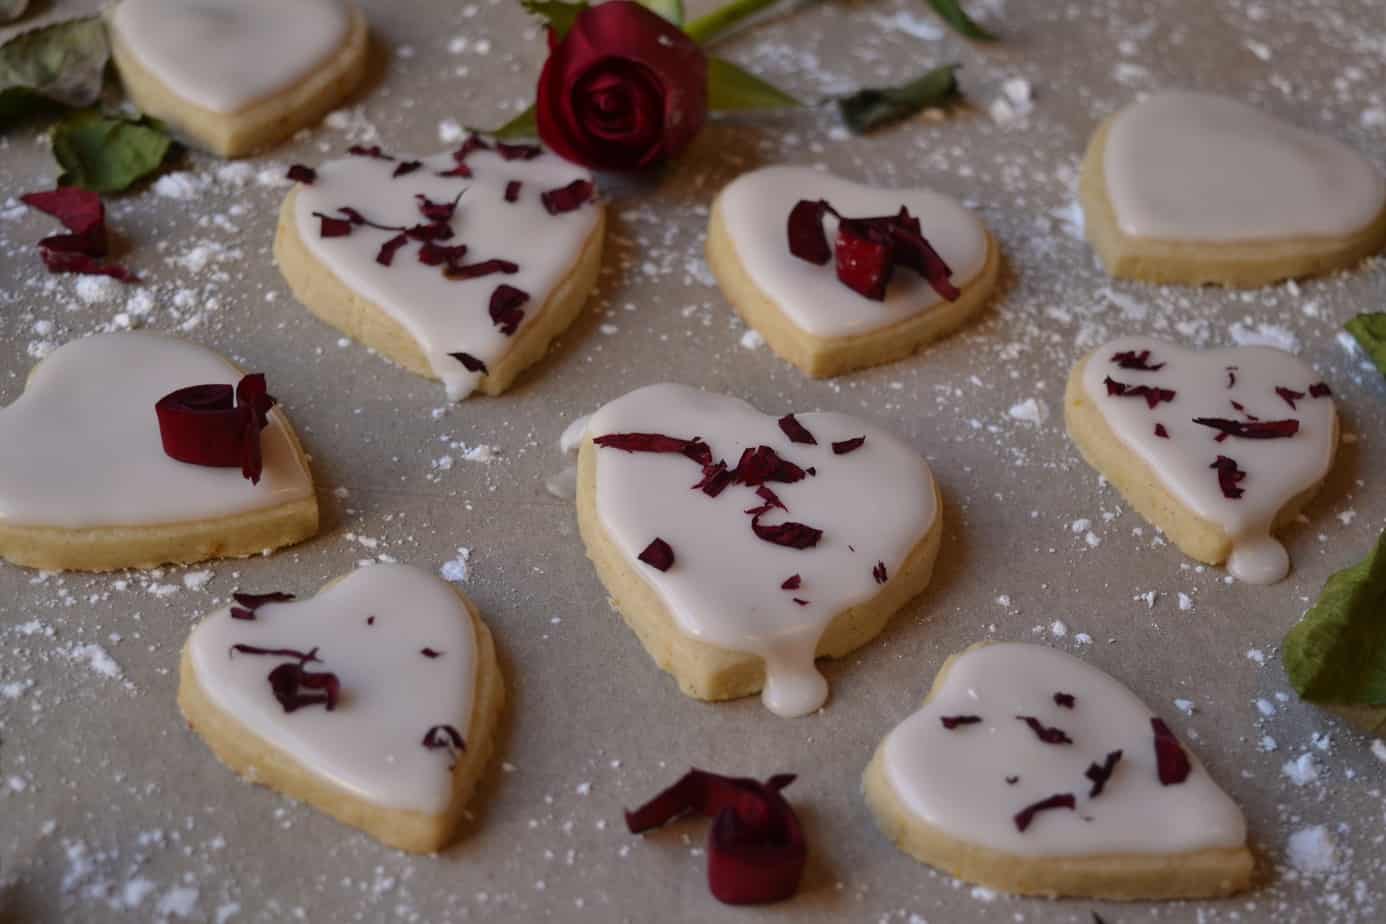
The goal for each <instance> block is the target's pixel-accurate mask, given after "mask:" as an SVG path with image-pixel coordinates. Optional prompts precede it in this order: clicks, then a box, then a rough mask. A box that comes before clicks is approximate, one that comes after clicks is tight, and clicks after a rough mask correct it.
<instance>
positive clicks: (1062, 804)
mask: <svg viewBox="0 0 1386 924" xmlns="http://www.w3.org/2000/svg"><path fill="white" fill-rule="evenodd" d="M1077 804H1078V800H1076V799H1074V798H1073V793H1071V792H1065V793H1059V794H1057V795H1053V796H1050V797H1049V798H1048V799H1041V800H1040V801H1038V802H1036V803H1034V804H1032V805H1027V806H1025V808H1023V809H1021V810H1020V811H1018V812H1016V813H1015V826H1016V828H1017V829H1019V830H1020V831H1024V830H1025V829H1026V828H1028V827H1030V823H1031V822H1032V821H1034V820H1035V816H1036V815H1038V814H1039V813H1040V812H1047V811H1049V810H1051V809H1061V808H1062V809H1073V808H1075V807H1076V806H1077Z"/></svg>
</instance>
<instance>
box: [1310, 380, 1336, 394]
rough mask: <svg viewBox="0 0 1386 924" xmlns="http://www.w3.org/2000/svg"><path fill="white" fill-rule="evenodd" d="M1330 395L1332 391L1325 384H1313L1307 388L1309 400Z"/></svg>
mask: <svg viewBox="0 0 1386 924" xmlns="http://www.w3.org/2000/svg"><path fill="white" fill-rule="evenodd" d="M1331 394H1333V389H1331V388H1329V387H1328V383H1327V382H1315V383H1314V384H1313V385H1310V386H1309V397H1311V398H1327V397H1328V396H1329V395H1331Z"/></svg>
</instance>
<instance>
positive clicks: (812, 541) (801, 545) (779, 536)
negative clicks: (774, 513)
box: [751, 514, 823, 549]
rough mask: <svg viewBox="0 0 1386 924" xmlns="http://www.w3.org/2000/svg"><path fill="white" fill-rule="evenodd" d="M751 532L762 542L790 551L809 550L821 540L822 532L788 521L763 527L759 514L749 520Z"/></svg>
mask: <svg viewBox="0 0 1386 924" xmlns="http://www.w3.org/2000/svg"><path fill="white" fill-rule="evenodd" d="M751 531H752V532H753V533H755V534H756V538H758V539H760V540H762V541H764V542H769V543H771V544H772V545H782V546H784V547H785V548H790V549H811V548H813V547H814V546H816V545H817V544H818V540H819V539H821V538H823V530H821V529H815V528H814V527H812V526H808V525H806V524H804V523H795V522H793V521H790V522H787V523H780V524H778V525H776V526H764V525H762V524H761V522H760V514H757V515H756V516H755V517H753V518H752V519H751Z"/></svg>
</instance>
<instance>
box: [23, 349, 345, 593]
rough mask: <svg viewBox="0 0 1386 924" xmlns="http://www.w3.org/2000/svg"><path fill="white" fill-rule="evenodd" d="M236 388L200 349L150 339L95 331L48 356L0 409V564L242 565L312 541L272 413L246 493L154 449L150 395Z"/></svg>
mask: <svg viewBox="0 0 1386 924" xmlns="http://www.w3.org/2000/svg"><path fill="white" fill-rule="evenodd" d="M241 379H242V376H241V373H240V371H239V370H238V369H236V367H235V366H233V365H232V364H231V363H230V362H228V361H227V360H225V359H223V358H222V357H221V356H219V355H218V354H216V353H214V352H213V351H211V350H209V349H207V348H206V347H202V346H198V345H197V344H194V343H190V342H188V341H185V340H179V339H176V338H174V337H168V336H165V335H162V334H153V333H119V334H97V335H94V336H91V337H85V338H83V339H80V340H74V341H72V342H70V343H68V344H66V345H64V346H62V347H60V348H59V349H57V350H55V351H54V352H53V353H51V354H50V355H49V356H48V357H46V358H45V359H44V360H43V361H42V362H40V363H39V364H38V365H37V366H35V367H34V369H33V371H32V372H31V373H30V374H29V379H28V381H27V382H26V384H25V388H24V393H23V394H21V395H20V396H19V398H18V399H17V400H16V401H15V402H14V403H13V404H11V405H9V406H8V407H6V408H4V409H0V556H3V557H4V558H6V559H8V560H10V561H12V562H14V563H16V564H20V565H27V566H29V567H32V568H43V569H47V570H79V571H109V570H112V569H116V568H132V567H134V568H144V567H154V566H156V565H161V564H166V563H177V564H190V563H192V562H197V561H203V560H205V559H209V558H234V557H241V556H246V555H255V554H259V553H261V552H265V551H268V550H270V549H275V548H279V547H281V546H285V545H291V544H293V543H295V542H301V541H302V540H304V539H307V538H308V537H310V536H312V535H313V534H315V533H316V532H317V530H318V504H317V497H316V495H315V494H314V492H313V478H312V475H311V473H310V471H309V468H308V461H307V459H306V458H305V457H304V454H303V448H302V447H301V446H300V445H299V442H298V437H297V436H296V435H295V434H294V431H293V428H292V427H291V426H290V425H289V421H288V418H287V417H285V416H284V413H283V411H282V410H279V409H277V408H276V409H274V410H272V411H269V413H268V415H267V419H266V421H265V422H266V426H265V427H264V429H263V430H261V431H260V433H259V456H260V459H261V471H260V473H259V476H258V482H257V481H251V480H249V479H248V478H247V477H245V476H244V474H243V472H242V471H241V470H240V469H239V468H238V467H227V468H221V467H208V466H205V465H194V464H189V463H187V462H180V461H177V460H176V459H174V458H171V457H170V456H169V455H168V454H167V453H166V452H165V448H164V444H163V439H162V436H161V432H160V423H159V418H158V414H157V412H156V410H155V405H156V404H157V403H158V402H159V401H160V400H161V399H162V398H164V397H165V396H167V395H169V394H170V393H171V392H175V391H178V390H180V389H184V388H190V387H193V386H201V385H214V386H221V387H223V388H226V389H228V390H229V389H230V386H233V385H235V384H236V383H237V382H238V381H239V380H241ZM270 384H273V383H272V382H271V383H270Z"/></svg>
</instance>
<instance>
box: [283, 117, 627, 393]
mask: <svg viewBox="0 0 1386 924" xmlns="http://www.w3.org/2000/svg"><path fill="white" fill-rule="evenodd" d="M353 151H354V152H355V153H354V155H353V156H351V157H347V158H345V159H343V160H335V161H330V162H328V163H326V164H323V165H322V166H321V167H318V168H317V169H316V170H308V169H307V168H296V174H297V175H298V176H299V177H300V180H301V184H300V186H299V187H298V188H297V189H295V190H294V191H293V192H292V193H290V194H289V197H288V198H287V199H286V200H285V202H284V208H283V210H282V211H281V212H280V216H279V231H278V234H277V236H276V237H275V242H274V254H275V257H276V259H277V260H278V262H279V268H280V271H281V272H283V274H284V278H285V279H287V280H288V282H289V285H290V287H291V288H292V289H293V290H294V294H295V295H296V296H298V299H299V301H301V302H303V304H304V305H305V306H307V308H308V310H309V311H311V312H313V313H314V314H316V315H317V316H318V317H319V318H321V319H322V320H324V321H326V322H327V323H329V324H331V325H333V326H334V327H337V328H339V329H340V330H343V331H345V332H346V333H347V334H349V335H351V336H352V337H353V338H355V339H356V340H359V341H361V342H362V343H364V344H366V345H367V346H369V347H372V348H373V349H376V350H378V351H379V352H381V353H383V354H384V355H386V356H388V357H389V358H391V359H393V360H394V361H395V362H397V363H399V364H400V365H402V366H404V367H405V368H406V369H408V370H409V371H411V372H414V373H416V374H418V375H422V376H427V377H428V378H433V379H438V380H441V381H442V382H443V383H444V385H446V386H447V391H448V396H449V398H451V399H452V400H454V401H458V400H461V399H462V398H465V397H466V396H467V395H469V394H470V393H471V392H472V391H473V390H474V389H476V388H480V389H481V390H482V391H484V392H485V393H486V394H490V395H496V394H500V393H501V392H502V391H504V390H505V389H506V388H507V387H509V385H510V383H511V382H512V381H514V379H515V377H516V376H517V375H519V374H520V372H521V371H522V370H523V369H525V368H526V367H527V366H529V365H531V364H533V363H535V362H537V361H538V360H539V358H540V357H542V356H543V355H544V351H545V350H546V349H547V348H548V345H549V342H550V341H551V340H553V338H554V337H556V336H558V335H559V334H560V333H562V331H563V330H564V328H566V327H567V326H568V325H569V324H570V323H572V321H573V319H574V318H575V317H576V316H577V314H578V312H579V311H580V310H581V308H582V305H583V303H584V302H585V301H586V299H587V296H588V294H589V293H590V292H591V291H592V287H593V285H594V284H595V282H596V278H597V271H598V269H599V268H600V266H601V252H602V235H603V228H604V225H605V209H604V207H603V206H602V205H601V204H600V203H598V202H597V201H595V198H594V196H595V189H594V187H593V185H592V175H591V174H590V173H588V172H587V171H585V170H583V169H582V168H580V167H575V166H573V165H572V164H569V163H568V162H567V161H564V160H563V159H561V158H559V157H558V156H557V155H555V154H553V153H550V152H548V151H547V150H545V149H543V148H540V147H538V146H534V145H507V144H504V143H492V142H486V141H483V140H482V139H480V138H476V137H473V138H470V139H469V140H468V141H467V143H465V144H464V145H463V146H462V147H461V148H460V149H458V150H457V151H455V152H453V153H451V154H440V155H437V156H434V157H430V158H426V159H422V160H415V159H410V158H407V157H395V156H393V155H390V154H386V153H385V152H382V151H381V150H380V149H379V148H370V149H362V148H355V149H353Z"/></svg>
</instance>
